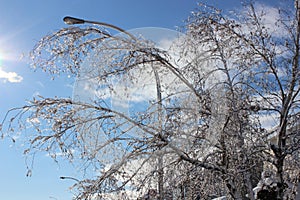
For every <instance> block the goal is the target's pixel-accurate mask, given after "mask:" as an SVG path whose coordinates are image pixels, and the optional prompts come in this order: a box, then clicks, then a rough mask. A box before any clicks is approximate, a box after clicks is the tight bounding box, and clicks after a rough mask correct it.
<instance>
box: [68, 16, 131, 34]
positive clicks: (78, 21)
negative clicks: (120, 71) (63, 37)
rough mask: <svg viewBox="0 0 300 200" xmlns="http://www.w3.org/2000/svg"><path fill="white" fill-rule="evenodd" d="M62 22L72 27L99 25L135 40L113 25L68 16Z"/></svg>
mask: <svg viewBox="0 0 300 200" xmlns="http://www.w3.org/2000/svg"><path fill="white" fill-rule="evenodd" d="M63 21H64V22H65V23H66V24H68V25H74V24H85V23H88V24H96V25H100V26H106V27H108V28H111V29H115V30H117V31H120V32H122V33H125V34H126V35H128V36H129V37H131V38H132V39H133V40H136V38H135V37H134V36H133V35H132V34H130V33H128V32H127V31H125V30H124V29H122V28H120V27H117V26H115V25H112V24H108V23H105V22H97V21H90V20H84V19H79V18H75V17H70V16H66V17H64V18H63Z"/></svg>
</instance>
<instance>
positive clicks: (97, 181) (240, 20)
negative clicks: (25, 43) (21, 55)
mask: <svg viewBox="0 0 300 200" xmlns="http://www.w3.org/2000/svg"><path fill="white" fill-rule="evenodd" d="M299 10H300V5H299V2H298V0H296V1H295V2H292V1H286V2H285V7H282V8H280V9H277V8H273V7H269V6H266V5H263V4H260V3H256V4H254V3H244V4H243V7H242V9H241V10H240V11H239V12H235V13H234V14H233V13H223V12H222V11H221V10H218V9H216V8H212V7H210V6H207V5H202V4H200V5H199V7H198V9H197V10H195V11H194V12H193V13H192V15H191V16H190V17H189V18H188V19H187V21H186V26H185V27H184V33H185V36H182V37H180V38H179V39H178V40H176V42H174V44H173V45H172V46H171V48H170V51H166V50H162V49H160V48H157V47H155V45H154V44H152V43H151V42H150V41H147V40H144V39H143V38H141V37H138V36H137V37H129V36H128V34H120V35H111V34H110V33H109V32H107V31H106V30H105V29H103V27H100V26H85V25H79V26H71V27H69V28H64V29H61V30H59V31H57V32H55V33H53V34H50V35H47V36H45V37H44V38H42V39H41V40H40V42H39V43H38V44H37V45H36V46H35V48H34V49H33V51H32V52H31V55H32V60H33V65H34V66H35V67H36V68H37V69H42V70H44V71H46V72H49V73H50V74H51V75H53V77H56V76H59V75H64V74H68V75H71V76H73V77H76V76H78V77H80V76H83V75H82V74H81V73H80V72H82V71H80V70H82V63H83V60H88V61H89V62H88V63H89V65H90V66H89V67H88V71H86V72H85V73H84V77H83V78H86V79H88V80H92V81H91V83H92V84H94V85H98V86H99V88H96V89H97V92H98V95H97V98H96V99H89V100H87V101H82V99H80V98H79V99H76V98H73V99H70V98H52V97H37V98H35V99H33V100H32V101H30V102H29V104H27V105H25V106H23V107H21V108H14V109H12V110H10V111H9V112H8V114H7V116H6V118H5V119H4V121H3V129H2V131H3V132H4V131H8V134H9V135H12V134H14V132H16V131H18V132H19V131H21V132H22V130H24V129H25V128H26V129H32V130H34V131H33V132H30V134H27V135H24V136H23V135H22V134H21V137H22V138H23V139H25V141H27V143H26V144H25V146H26V149H25V151H24V153H25V154H27V155H29V156H30V155H32V154H33V153H34V152H36V151H46V152H49V154H50V155H52V156H53V157H54V159H55V155H57V152H58V151H59V152H60V153H62V154H63V155H64V157H65V158H66V159H69V160H70V161H72V162H76V163H77V164H78V165H80V166H82V168H84V169H85V170H86V171H87V172H88V173H87V174H88V175H87V176H86V177H83V178H82V180H80V181H79V182H78V183H76V185H74V186H75V188H77V189H78V191H77V194H78V196H76V197H75V198H76V199H93V198H95V199H96V198H103V199H105V198H109V196H110V198H115V199H120V198H123V199H126V198H133V196H135V197H137V196H138V197H140V198H157V199H197V198H200V199H211V198H215V197H220V196H227V198H229V199H265V198H266V197H265V196H267V195H273V197H274V198H277V199H295V190H296V186H297V184H298V181H299V148H300V141H299V139H300V135H299V126H300V125H299V118H300V115H299V103H300V102H299V100H300V98H299V92H300V77H299V76H300V69H299V47H300V46H299V37H300V11H299ZM174 51H176V52H177V54H176V56H174V54H172V53H170V52H174ZM116 80H117V81H116ZM149 83H150V86H149ZM120 86H122V87H121V89H120ZM136 86H138V88H140V89H142V90H149V94H150V93H151V96H150V97H149V96H148V97H147V98H144V100H143V103H142V106H141V108H139V109H136V107H134V108H131V109H129V111H128V112H123V111H122V110H119V109H117V108H118V107H114V106H112V104H110V103H108V101H110V100H111V97H108V96H107V94H113V95H118V94H119V95H123V94H128V95H130V94H131V93H130V92H128V93H122V92H121V90H124V91H131V88H132V87H136ZM94 92H95V91H94ZM153 94H154V95H153ZM83 174H84V172H83ZM273 197H272V198H273Z"/></svg>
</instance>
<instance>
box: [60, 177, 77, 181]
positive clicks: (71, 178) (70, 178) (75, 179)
mask: <svg viewBox="0 0 300 200" xmlns="http://www.w3.org/2000/svg"><path fill="white" fill-rule="evenodd" d="M59 178H60V179H62V180H64V179H69V180H74V181H76V182H80V181H79V180H78V179H77V178H73V177H70V176H61V177H59Z"/></svg>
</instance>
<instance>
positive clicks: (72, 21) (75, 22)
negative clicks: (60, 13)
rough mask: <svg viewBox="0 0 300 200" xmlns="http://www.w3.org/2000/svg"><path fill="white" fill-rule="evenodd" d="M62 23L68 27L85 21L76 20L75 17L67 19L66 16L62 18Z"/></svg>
mask: <svg viewBox="0 0 300 200" xmlns="http://www.w3.org/2000/svg"><path fill="white" fill-rule="evenodd" d="M63 20H64V22H65V23H66V24H68V25H73V24H84V23H85V21H84V20H83V19H78V18H75V17H69V16H66V17H64V19H63Z"/></svg>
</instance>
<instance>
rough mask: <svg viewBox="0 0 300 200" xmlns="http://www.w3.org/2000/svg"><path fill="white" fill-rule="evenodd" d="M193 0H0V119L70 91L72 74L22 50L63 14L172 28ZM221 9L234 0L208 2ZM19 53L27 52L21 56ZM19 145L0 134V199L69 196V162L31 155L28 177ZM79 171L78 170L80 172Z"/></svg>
mask: <svg viewBox="0 0 300 200" xmlns="http://www.w3.org/2000/svg"><path fill="white" fill-rule="evenodd" d="M196 2H197V1H194V0H151V1H146V0H127V1H126V0H118V1H117V0H109V1H108V0H106V1H104V0H72V1H71V0H69V1H67V0H51V1H50V0H43V1H41V0H27V1H22V0H0V119H2V118H3V117H4V114H5V113H6V111H7V110H8V109H10V108H13V107H18V106H22V105H24V103H25V101H26V100H29V99H31V98H32V97H33V96H34V95H36V94H40V95H42V96H45V97H53V96H67V97H70V96H72V84H73V82H74V80H69V79H68V80H66V79H63V78H61V79H56V80H55V81H51V80H50V76H49V75H47V74H44V73H42V72H40V71H38V72H33V70H32V69H30V68H29V64H28V59H27V58H26V55H27V54H28V52H29V51H30V50H31V49H32V48H33V46H34V44H35V43H36V42H37V41H38V40H39V39H40V38H41V37H42V36H44V35H45V34H47V33H49V32H51V31H54V30H58V29H60V28H63V27H65V26H66V25H65V24H64V23H63V22H62V18H63V17H64V16H66V15H70V16H76V17H81V18H85V19H90V20H95V21H97V20H99V21H103V22H107V23H110V24H114V25H117V26H120V27H121V28H123V29H125V30H129V29H133V28H140V27H162V28H168V29H175V27H176V26H181V25H183V20H184V19H186V18H187V17H188V16H189V14H190V12H191V11H192V10H194V8H196ZM208 2H209V1H208ZM263 2H267V1H263ZM210 3H211V4H215V5H217V6H219V7H221V8H224V9H231V8H234V7H236V6H238V5H239V1H238V0H228V1H223V0H215V1H214V2H210ZM22 54H24V55H25V57H23V58H21V57H22V56H21V55H22ZM22 151H23V149H22V147H20V146H19V145H13V144H12V142H11V141H10V140H8V139H6V140H0V162H1V165H0V177H1V179H0V199H9V200H19V199H23V200H41V199H59V200H61V199H71V197H72V194H71V193H70V192H69V191H68V187H69V186H71V184H72V183H73V182H71V181H70V180H64V181H62V180H60V179H59V177H60V176H73V177H76V174H77V173H78V172H76V171H75V170H74V169H73V168H72V166H70V165H69V164H68V163H61V164H56V163H55V162H54V161H53V160H51V159H50V158H49V157H47V156H43V155H44V154H40V155H39V156H38V157H37V158H36V159H35V164H34V168H33V169H34V171H33V175H32V177H30V178H28V177H26V165H25V158H24V157H23V155H22ZM79 173H80V172H79Z"/></svg>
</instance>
